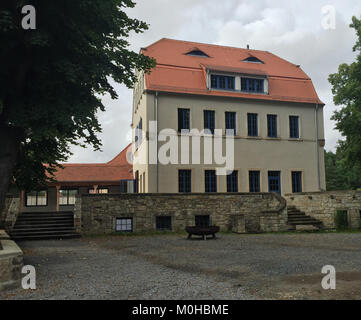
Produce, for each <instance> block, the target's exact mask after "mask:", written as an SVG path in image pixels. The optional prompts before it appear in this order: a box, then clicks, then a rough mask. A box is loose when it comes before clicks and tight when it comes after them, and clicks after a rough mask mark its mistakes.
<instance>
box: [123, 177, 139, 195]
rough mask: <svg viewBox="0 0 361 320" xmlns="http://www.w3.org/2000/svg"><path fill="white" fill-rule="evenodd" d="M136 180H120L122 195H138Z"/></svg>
mask: <svg viewBox="0 0 361 320" xmlns="http://www.w3.org/2000/svg"><path fill="white" fill-rule="evenodd" d="M136 192H137V184H136V180H120V193H136Z"/></svg>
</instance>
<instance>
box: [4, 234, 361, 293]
mask: <svg viewBox="0 0 361 320" xmlns="http://www.w3.org/2000/svg"><path fill="white" fill-rule="evenodd" d="M19 245H20V247H21V248H22V249H23V250H24V261H25V264H31V265H34V266H35V267H36V270H37V290H34V291H25V290H22V289H19V290H15V291H7V292H4V293H0V299H330V298H332V299H344V298H347V299H349V298H352V299H361V251H360V249H361V233H354V234H351V233H345V234H339V233H338V234H326V233H325V234H323V233H322V234H316V233H312V234H291V235H290V234H266V235H235V234H220V235H219V237H218V239H216V240H207V241H203V240H197V239H194V240H186V236H185V235H152V236H108V237H94V238H82V239H76V240H63V241H49V240H48V241H32V242H30V241H29V242H21V243H19ZM324 265H333V266H334V267H335V268H336V271H337V289H336V290H332V291H330V290H328V291H326V290H323V289H322V288H321V279H322V277H323V276H324V275H322V274H321V269H322V267H323V266H324Z"/></svg>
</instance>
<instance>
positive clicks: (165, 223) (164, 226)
mask: <svg viewBox="0 0 361 320" xmlns="http://www.w3.org/2000/svg"><path fill="white" fill-rule="evenodd" d="M155 224H156V228H157V230H172V217H170V216H168V217H156V222H155Z"/></svg>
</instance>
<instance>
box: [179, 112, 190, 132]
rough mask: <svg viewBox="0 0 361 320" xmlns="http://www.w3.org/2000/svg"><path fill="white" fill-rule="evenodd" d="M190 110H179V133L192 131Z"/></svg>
mask: <svg viewBox="0 0 361 320" xmlns="http://www.w3.org/2000/svg"><path fill="white" fill-rule="evenodd" d="M189 119H190V110H189V109H178V132H182V130H190V121H189Z"/></svg>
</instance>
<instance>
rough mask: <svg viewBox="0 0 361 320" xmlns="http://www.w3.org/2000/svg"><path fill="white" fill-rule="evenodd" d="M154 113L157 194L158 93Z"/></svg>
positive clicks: (157, 184) (157, 186)
mask: <svg viewBox="0 0 361 320" xmlns="http://www.w3.org/2000/svg"><path fill="white" fill-rule="evenodd" d="M154 107H155V110H154V113H155V132H156V137H155V146H156V150H157V151H156V152H157V154H156V157H157V162H156V191H157V193H158V192H159V163H158V91H156V92H155V101H154Z"/></svg>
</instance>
